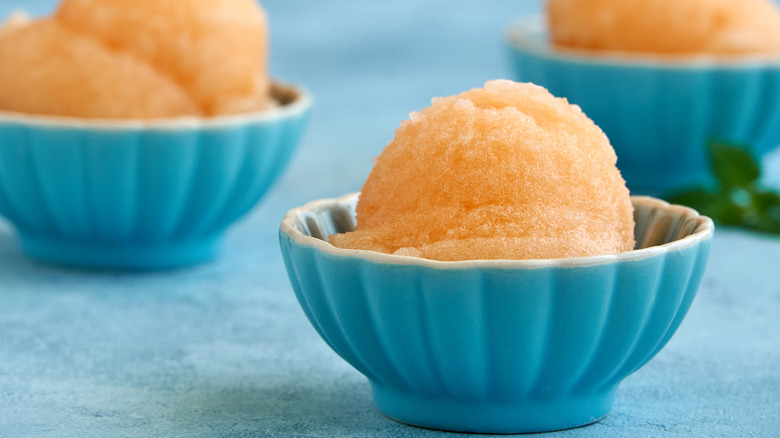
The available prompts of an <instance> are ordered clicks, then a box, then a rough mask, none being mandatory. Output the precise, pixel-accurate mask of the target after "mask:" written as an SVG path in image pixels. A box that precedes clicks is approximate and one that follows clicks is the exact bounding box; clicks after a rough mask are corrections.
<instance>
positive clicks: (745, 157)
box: [710, 141, 761, 189]
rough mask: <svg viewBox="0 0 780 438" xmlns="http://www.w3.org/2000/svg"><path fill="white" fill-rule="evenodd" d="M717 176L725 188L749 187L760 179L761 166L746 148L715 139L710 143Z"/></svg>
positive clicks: (714, 170)
mask: <svg viewBox="0 0 780 438" xmlns="http://www.w3.org/2000/svg"><path fill="white" fill-rule="evenodd" d="M710 159H711V160H712V171H713V172H714V173H715V178H717V179H718V182H719V183H720V185H721V186H722V187H723V188H724V189H730V188H736V187H747V186H749V185H750V184H753V183H755V182H756V181H758V178H759V177H760V176H761V167H760V165H759V163H758V162H757V161H756V159H755V158H753V155H751V153H750V152H748V150H747V149H746V148H742V147H739V146H736V145H732V144H728V143H725V142H721V141H715V142H712V143H711V144H710Z"/></svg>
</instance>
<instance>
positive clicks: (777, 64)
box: [508, 17, 780, 194]
mask: <svg viewBox="0 0 780 438" xmlns="http://www.w3.org/2000/svg"><path fill="white" fill-rule="evenodd" d="M508 41H509V47H510V63H511V67H512V69H513V70H514V75H515V78H516V79H518V80H520V81H524V82H534V83H536V84H539V85H542V86H544V87H546V88H547V89H549V90H550V92H551V93H553V94H554V95H556V96H561V97H566V98H568V99H569V101H570V102H571V103H574V104H577V105H579V106H580V107H581V108H582V110H583V111H584V112H585V114H587V115H588V116H589V117H591V118H592V119H593V121H594V122H596V124H597V125H598V126H600V127H601V128H602V129H603V130H604V132H605V133H606V134H607V136H608V137H609V139H610V141H611V143H612V146H613V147H614V148H615V152H616V153H617V155H618V167H619V168H620V172H621V173H622V175H623V177H624V178H625V179H626V181H627V183H628V186H629V188H630V189H631V192H632V193H645V194H657V193H663V192H666V191H669V190H671V189H676V188H681V187H687V186H692V185H707V184H710V183H711V182H712V181H711V176H710V172H709V163H708V158H707V145H708V143H709V142H710V141H711V140H713V139H720V140H726V141H731V142H736V143H740V144H745V145H747V146H749V147H750V148H751V151H752V152H753V153H754V154H755V155H756V156H763V155H765V154H766V153H767V152H768V151H770V150H771V149H772V148H774V147H775V146H777V145H779V144H780V59H761V58H755V57H753V58H732V59H714V58H706V57H703V56H700V57H687V58H686V57H677V58H673V57H669V58H661V57H655V58H653V57H651V56H652V55H637V54H627V53H622V54H621V53H615V52H595V51H585V50H581V51H574V50H566V51H562V50H560V49H555V48H553V47H551V45H550V44H549V43H548V38H547V31H546V28H545V25H544V23H543V20H542V19H541V18H540V17H530V18H526V19H523V20H521V21H518V22H517V23H516V24H514V25H512V26H511V27H510V29H509V32H508Z"/></svg>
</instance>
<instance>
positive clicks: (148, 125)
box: [0, 80, 313, 131]
mask: <svg viewBox="0 0 780 438" xmlns="http://www.w3.org/2000/svg"><path fill="white" fill-rule="evenodd" d="M273 83H274V84H275V85H277V86H280V87H283V88H289V89H293V90H295V92H296V93H297V94H298V95H297V97H296V99H295V100H294V101H292V102H290V103H288V104H286V105H281V106H277V107H274V108H269V109H266V110H261V111H253V112H248V113H238V114H230V115H225V116H216V117H203V118H201V117H176V118H167V119H147V120H132V119H86V118H78V117H60V116H47V115H39V114H26V113H19V112H12V111H3V110H0V125H2V124H4V123H17V124H24V125H27V126H40V127H43V128H71V129H89V130H94V131H122V130H125V131H130V130H133V131H135V130H150V131H174V130H181V129H216V128H223V127H229V126H233V125H240V124H247V123H250V124H251V123H259V122H270V121H274V120H278V119H284V118H288V117H296V116H298V115H300V114H302V113H303V112H304V111H306V110H307V109H308V108H309V107H310V106H311V104H312V101H313V98H312V96H311V93H309V91H308V89H307V88H306V87H304V86H301V85H297V84H291V83H288V82H284V81H281V80H274V81H273Z"/></svg>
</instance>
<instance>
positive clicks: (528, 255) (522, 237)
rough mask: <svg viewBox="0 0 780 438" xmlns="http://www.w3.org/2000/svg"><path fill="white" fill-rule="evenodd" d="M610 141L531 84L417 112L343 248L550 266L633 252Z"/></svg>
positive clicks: (373, 177) (497, 87)
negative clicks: (572, 259)
mask: <svg viewBox="0 0 780 438" xmlns="http://www.w3.org/2000/svg"><path fill="white" fill-rule="evenodd" d="M616 161H617V158H616V156H615V152H614V151H613V149H612V147H611V146H610V144H609V140H608V139H607V137H606V135H604V133H603V132H602V131H601V130H600V129H599V128H598V127H597V126H596V125H595V124H594V123H593V122H592V121H591V120H590V119H589V118H588V117H587V116H586V115H585V114H583V112H582V111H581V110H580V108H579V107H577V106H574V105H570V104H569V103H568V102H567V101H566V100H565V99H558V98H555V97H553V96H552V95H551V94H550V93H549V92H547V90H545V89H544V88H542V87H539V86H536V85H533V84H519V83H515V82H511V81H507V80H496V81H490V82H487V83H486V84H485V87H484V88H482V89H474V90H470V91H467V92H465V93H462V94H460V95H457V96H450V97H445V98H439V99H434V100H433V104H432V105H431V106H430V107H428V108H426V109H424V110H422V111H420V112H419V113H417V112H415V113H412V114H411V115H410V120H409V121H404V122H402V123H401V126H400V127H399V128H398V130H397V131H396V133H395V138H394V139H393V141H392V142H391V143H390V144H389V145H388V146H387V147H386V148H385V150H384V151H383V152H382V154H381V155H380V156H379V158H378V159H377V161H376V165H375V167H374V169H373V171H372V172H371V174H370V175H369V177H368V180H367V181H366V183H365V185H364V186H363V190H362V192H361V195H360V198H359V201H358V204H357V227H356V229H355V231H354V232H350V233H345V234H337V235H333V236H331V237H330V242H331V243H332V244H333V245H335V246H337V247H340V248H351V249H364V250H372V251H379V252H383V253H391V254H399V255H411V256H417V257H424V258H429V259H434V260H474V259H547V258H566V257H580V256H590V255H598V254H614V253H618V252H623V251H629V250H631V249H633V247H634V220H633V207H632V205H631V201H630V199H629V193H628V189H627V188H626V184H625V181H624V180H623V178H622V177H621V176H620V172H619V171H618V169H617V168H616V166H615V163H616Z"/></svg>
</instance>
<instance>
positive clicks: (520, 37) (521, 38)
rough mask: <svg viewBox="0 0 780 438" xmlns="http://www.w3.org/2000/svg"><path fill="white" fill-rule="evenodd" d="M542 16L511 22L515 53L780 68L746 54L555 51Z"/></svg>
mask: <svg viewBox="0 0 780 438" xmlns="http://www.w3.org/2000/svg"><path fill="white" fill-rule="evenodd" d="M545 29H546V23H545V20H544V19H543V17H542V16H541V15H538V14H536V15H530V16H526V17H522V18H520V19H517V20H515V21H514V22H512V23H511V24H510V25H509V27H508V28H507V30H506V32H505V35H506V40H507V43H508V44H509V45H510V46H511V47H512V48H513V49H515V50H518V51H521V52H525V53H530V54H534V55H537V56H540V57H543V58H547V59H553V60H558V61H566V62H580V63H585V64H598V65H613V66H622V67H644V68H648V67H655V68H668V69H681V70H703V69H712V68H729V69H756V68H777V69H780V55H778V56H771V55H764V56H762V55H760V54H746V55H740V56H733V57H717V56H715V55H690V56H686V55H676V56H675V55H670V56H663V55H654V54H652V53H638V52H620V51H606V50H605V51H596V50H588V49H575V48H571V49H555V48H553V47H552V46H551V44H550V43H549V42H548V41H542V40H540V39H539V38H538V35H534V33H535V32H534V31H537V32H538V31H539V30H545Z"/></svg>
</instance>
